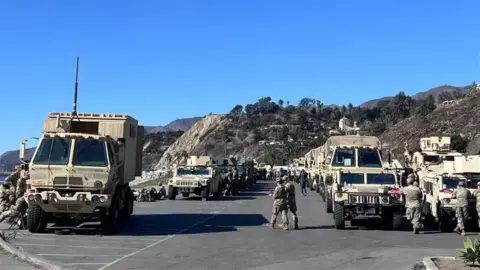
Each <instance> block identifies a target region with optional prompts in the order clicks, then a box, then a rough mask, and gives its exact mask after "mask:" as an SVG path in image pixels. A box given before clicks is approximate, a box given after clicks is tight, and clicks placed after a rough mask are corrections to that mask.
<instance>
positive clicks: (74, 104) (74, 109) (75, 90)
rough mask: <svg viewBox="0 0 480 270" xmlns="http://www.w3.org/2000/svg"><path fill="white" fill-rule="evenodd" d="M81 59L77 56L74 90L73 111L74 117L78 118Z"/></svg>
mask: <svg viewBox="0 0 480 270" xmlns="http://www.w3.org/2000/svg"><path fill="white" fill-rule="evenodd" d="M79 63H80V57H78V56H77V68H76V71H75V89H74V90H73V111H72V116H77V96H78V64H79Z"/></svg>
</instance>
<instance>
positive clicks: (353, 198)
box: [348, 195, 380, 204]
mask: <svg viewBox="0 0 480 270" xmlns="http://www.w3.org/2000/svg"><path fill="white" fill-rule="evenodd" d="M348 202H350V203H371V204H377V203H380V196H375V195H349V196H348Z"/></svg>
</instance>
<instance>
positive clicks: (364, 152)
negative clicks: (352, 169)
mask: <svg viewBox="0 0 480 270" xmlns="http://www.w3.org/2000/svg"><path fill="white" fill-rule="evenodd" d="M358 167H368V168H381V167H382V161H381V160H380V156H379V154H378V150H376V149H370V148H359V149H358Z"/></svg>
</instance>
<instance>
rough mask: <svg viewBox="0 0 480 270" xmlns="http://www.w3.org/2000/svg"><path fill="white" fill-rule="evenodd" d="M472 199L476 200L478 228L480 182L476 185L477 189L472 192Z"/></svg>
mask: <svg viewBox="0 0 480 270" xmlns="http://www.w3.org/2000/svg"><path fill="white" fill-rule="evenodd" d="M473 197H475V199H476V202H475V203H476V209H477V221H478V227H479V228H480V182H478V183H477V189H476V190H475V191H474V192H473Z"/></svg>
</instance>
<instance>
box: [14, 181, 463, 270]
mask: <svg viewBox="0 0 480 270" xmlns="http://www.w3.org/2000/svg"><path fill="white" fill-rule="evenodd" d="M273 187H274V184H273V183H272V182H260V183H259V184H257V185H256V186H255V187H254V188H253V190H251V191H247V192H243V193H242V194H241V195H240V196H238V197H233V198H226V199H219V200H216V201H208V202H202V201H200V200H199V199H196V198H189V199H183V198H181V196H177V200H175V201H168V200H165V201H157V202H153V203H136V204H135V215H134V216H132V220H131V222H130V223H129V224H128V225H127V226H126V227H124V228H123V229H122V230H121V233H120V235H116V236H97V235H95V234H94V233H92V232H89V231H87V232H82V233H81V234H80V233H79V232H77V234H67V235H58V234H54V233H46V234H33V235H31V234H28V233H23V234H19V235H17V236H16V238H15V239H14V240H13V243H14V244H16V245H19V246H21V247H23V248H24V249H25V250H27V251H29V252H30V253H32V254H36V255H39V256H43V257H45V258H48V259H49V260H51V261H56V262H59V263H61V264H65V265H68V266H70V267H74V268H77V269H118V270H121V269H178V270H185V269H222V270H224V269H232V270H233V269H249V270H250V269H276V270H281V269H285V270H291V269H302V270H303V269H316V270H318V269H390V270H394V269H411V268H412V266H413V263H414V262H416V261H420V260H421V259H422V257H425V256H433V255H446V256H453V255H455V248H458V247H460V246H461V245H462V241H463V240H464V237H461V236H458V235H456V234H454V233H442V234H440V233H435V232H426V233H423V234H420V235H413V234H412V233H411V232H409V231H407V232H405V231H381V230H358V229H356V228H350V229H346V230H341V231H339V230H336V229H334V228H333V220H332V214H326V213H325V210H324V209H325V208H324V205H323V203H322V202H321V200H320V196H319V195H318V194H317V193H315V192H310V193H309V194H308V196H307V197H304V196H300V192H299V189H298V186H297V193H298V195H297V205H298V208H299V212H298V214H299V220H300V230H297V231H294V230H291V231H283V230H281V229H275V230H272V229H270V228H267V227H265V223H267V222H268V221H267V220H268V219H269V217H270V214H271V209H272V198H271V197H269V196H268V191H270V190H271V189H272V188H273Z"/></svg>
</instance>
